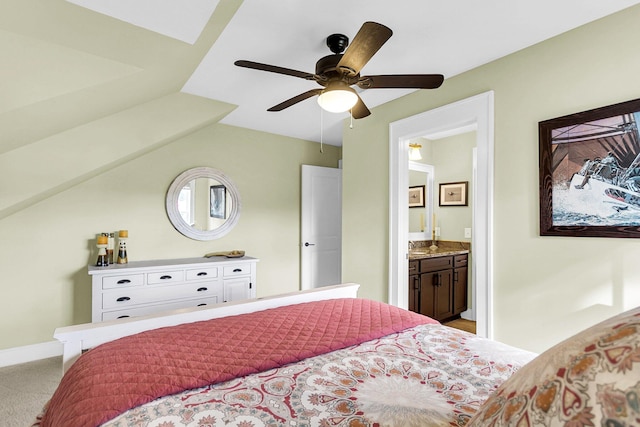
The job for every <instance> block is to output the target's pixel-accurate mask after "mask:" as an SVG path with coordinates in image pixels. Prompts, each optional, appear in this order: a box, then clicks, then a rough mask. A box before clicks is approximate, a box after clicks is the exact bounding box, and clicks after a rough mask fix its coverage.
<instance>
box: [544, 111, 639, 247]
mask: <svg viewBox="0 0 640 427" xmlns="http://www.w3.org/2000/svg"><path fill="white" fill-rule="evenodd" d="M639 120H640V99H634V100H631V101H626V102H622V103H619V104H614V105H609V106H606V107H600V108H596V109H593V110H588V111H583V112H579V113H574V114H570V115H567V116H562V117H558V118H555V119H550V120H546V121H542V122H539V123H538V138H539V145H540V146H539V167H540V175H539V179H540V182H539V186H540V187H539V189H540V235H541V236H570V237H634V238H638V237H640V132H639V131H638V121H639Z"/></svg>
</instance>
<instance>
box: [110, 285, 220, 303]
mask: <svg viewBox="0 0 640 427" xmlns="http://www.w3.org/2000/svg"><path fill="white" fill-rule="evenodd" d="M212 295H222V284H221V283H220V282H199V283H191V284H188V285H182V286H158V287H157V288H155V289H154V290H153V292H149V290H148V289H145V288H144V287H142V288H132V289H122V290H119V291H109V292H105V293H103V294H102V308H103V309H113V308H118V307H129V306H135V305H140V304H152V303H163V302H172V301H174V300H179V299H187V298H198V297H208V296H212Z"/></svg>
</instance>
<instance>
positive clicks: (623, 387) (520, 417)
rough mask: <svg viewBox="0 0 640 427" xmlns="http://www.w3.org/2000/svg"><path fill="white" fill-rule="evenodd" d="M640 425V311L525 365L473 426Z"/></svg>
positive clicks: (581, 335) (589, 331)
mask: <svg viewBox="0 0 640 427" xmlns="http://www.w3.org/2000/svg"><path fill="white" fill-rule="evenodd" d="M639 425H640V307H638V308H635V309H633V310H630V311H627V312H625V313H622V314H620V315H618V316H615V317H612V318H611V319H608V320H605V321H604V322H602V323H599V324H597V325H595V326H592V327H591V328H589V329H586V330H584V331H582V332H580V333H578V334H577V335H574V336H573V337H571V338H569V339H567V340H565V341H563V342H561V343H560V344H558V345H556V346H554V347H552V348H551V349H549V350H547V351H546V352H544V353H542V354H541V355H540V356H538V357H537V358H535V359H534V360H532V361H531V362H530V363H528V364H527V365H525V366H523V367H522V368H521V369H520V370H519V371H518V372H516V373H515V374H514V375H513V376H512V377H511V378H509V379H508V380H507V381H505V383H504V384H502V386H501V387H500V388H499V389H498V390H496V392H495V393H494V394H492V395H491V396H490V397H489V399H487V401H486V402H485V403H484V404H483V405H482V406H481V407H480V409H479V410H478V412H477V413H476V415H475V416H474V417H473V418H472V419H471V420H470V421H469V423H468V424H467V427H478V426H482V427H485V426H496V427H498V426H514V427H515V426H517V427H526V426H545V427H546V426H567V427H582V426H590V427H591V426H606V427H623V426H625V427H628V426H639Z"/></svg>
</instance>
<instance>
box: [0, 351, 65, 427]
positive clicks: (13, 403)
mask: <svg viewBox="0 0 640 427" xmlns="http://www.w3.org/2000/svg"><path fill="white" fill-rule="evenodd" d="M61 378H62V358H61V357H52V358H50V359H43V360H38V361H35V362H29V363H24V364H22V365H14V366H7V367H4V368H0V425H2V426H3V427H28V426H30V425H31V424H32V423H33V422H34V421H35V419H36V416H37V415H38V414H39V413H40V411H41V410H42V408H43V406H44V404H45V403H46V402H47V401H48V400H49V399H50V398H51V396H52V395H53V392H54V391H55V389H56V387H57V386H58V384H59V383H60V379H61Z"/></svg>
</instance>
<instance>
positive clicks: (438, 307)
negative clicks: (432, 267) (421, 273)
mask: <svg viewBox="0 0 640 427" xmlns="http://www.w3.org/2000/svg"><path fill="white" fill-rule="evenodd" d="M435 274H436V275H437V276H438V278H437V284H436V286H435V290H434V291H435V297H434V300H435V316H436V317H435V318H436V320H443V319H446V318H448V317H451V316H453V274H452V270H442V271H438V272H437V273H435Z"/></svg>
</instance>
